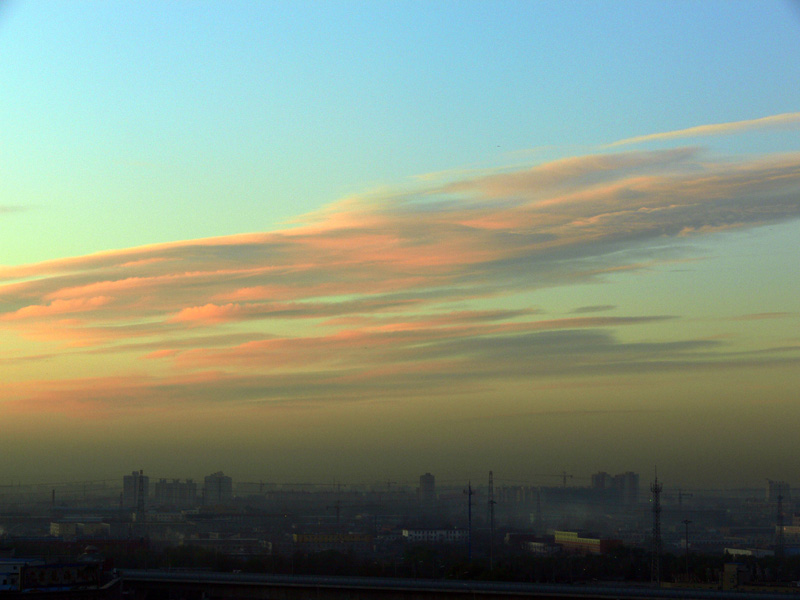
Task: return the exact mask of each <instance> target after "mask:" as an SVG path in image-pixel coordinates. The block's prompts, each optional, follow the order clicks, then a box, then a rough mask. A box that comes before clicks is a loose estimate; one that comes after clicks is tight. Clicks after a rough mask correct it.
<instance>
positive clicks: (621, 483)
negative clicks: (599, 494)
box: [592, 471, 639, 506]
mask: <svg viewBox="0 0 800 600" xmlns="http://www.w3.org/2000/svg"><path fill="white" fill-rule="evenodd" d="M592 489H593V490H613V492H612V493H613V494H614V495H615V496H616V498H617V499H618V500H619V502H620V503H622V504H625V505H627V506H630V505H634V504H637V503H638V502H639V474H638V473H634V472H633V471H626V472H625V473H620V474H619V475H613V476H612V475H609V474H608V473H606V472H605V471H600V472H599V473H595V474H594V475H592Z"/></svg>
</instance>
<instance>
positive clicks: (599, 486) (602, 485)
mask: <svg viewBox="0 0 800 600" xmlns="http://www.w3.org/2000/svg"><path fill="white" fill-rule="evenodd" d="M613 485H614V478H613V477H612V476H611V475H609V474H608V473H606V472H605V471H600V472H599V473H595V474H594V475H592V489H593V490H607V489H609V488H611V487H612V486H613Z"/></svg>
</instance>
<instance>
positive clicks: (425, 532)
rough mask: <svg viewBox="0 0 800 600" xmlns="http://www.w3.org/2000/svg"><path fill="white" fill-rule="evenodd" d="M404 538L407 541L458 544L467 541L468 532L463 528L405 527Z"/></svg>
mask: <svg viewBox="0 0 800 600" xmlns="http://www.w3.org/2000/svg"><path fill="white" fill-rule="evenodd" d="M403 539H404V540H405V541H407V542H424V543H430V544H456V543H459V542H466V541H467V532H466V531H464V530H463V529H403Z"/></svg>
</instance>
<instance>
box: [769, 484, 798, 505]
mask: <svg viewBox="0 0 800 600" xmlns="http://www.w3.org/2000/svg"><path fill="white" fill-rule="evenodd" d="M778 496H780V497H781V501H783V502H787V503H788V502H790V501H791V499H792V489H791V487H790V486H789V484H788V483H787V482H785V481H772V479H767V502H777V501H778ZM787 506H788V504H787Z"/></svg>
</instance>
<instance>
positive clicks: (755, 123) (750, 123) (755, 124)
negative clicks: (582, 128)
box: [608, 112, 800, 147]
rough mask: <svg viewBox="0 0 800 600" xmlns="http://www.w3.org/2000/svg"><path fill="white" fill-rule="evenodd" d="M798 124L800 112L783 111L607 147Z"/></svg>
mask: <svg viewBox="0 0 800 600" xmlns="http://www.w3.org/2000/svg"><path fill="white" fill-rule="evenodd" d="M798 125H800V112H793V113H783V114H780V115H770V116H768V117H761V118H759V119H748V120H745V121H731V122H729V123H715V124H713V125H698V126H696V127H687V128H686V129H678V130H676V131H664V132H661V133H651V134H648V135H639V136H636V137H631V138H626V139H624V140H618V141H616V142H614V143H612V144H609V146H608V147H614V146H629V145H632V144H641V143H643V142H654V141H660V140H674V139H680V138H688V137H705V136H710V135H726V134H732V133H741V132H743V131H753V130H758V129H783V128H789V127H797V126H798Z"/></svg>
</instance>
